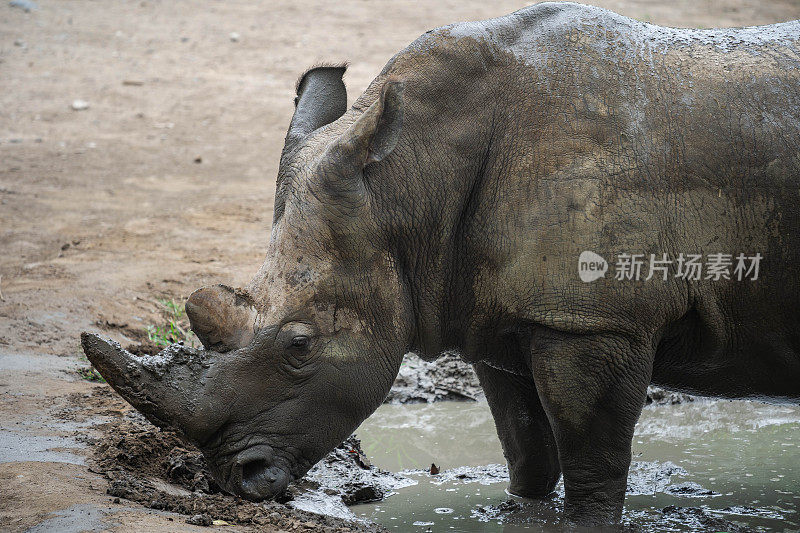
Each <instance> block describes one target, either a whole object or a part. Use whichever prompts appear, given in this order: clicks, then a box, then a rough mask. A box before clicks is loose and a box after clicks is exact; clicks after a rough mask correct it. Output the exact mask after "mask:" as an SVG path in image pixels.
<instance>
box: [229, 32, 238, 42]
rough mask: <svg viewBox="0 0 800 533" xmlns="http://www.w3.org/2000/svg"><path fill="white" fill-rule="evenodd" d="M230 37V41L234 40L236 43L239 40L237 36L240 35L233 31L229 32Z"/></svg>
mask: <svg viewBox="0 0 800 533" xmlns="http://www.w3.org/2000/svg"><path fill="white" fill-rule="evenodd" d="M230 37H231V42H234V43H238V42H239V37H240V36H239V34H238V33H236V32H235V31H233V32H231V35H230Z"/></svg>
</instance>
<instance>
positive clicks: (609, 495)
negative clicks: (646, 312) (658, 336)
mask: <svg viewBox="0 0 800 533" xmlns="http://www.w3.org/2000/svg"><path fill="white" fill-rule="evenodd" d="M537 333H538V334H537V335H535V336H534V339H533V341H532V345H533V350H532V357H531V368H532V370H533V377H534V381H535V383H536V387H537V390H538V391H539V395H540V398H541V400H542V406H543V407H544V410H545V412H546V413H547V415H548V418H549V420H550V423H551V425H552V428H553V433H554V435H555V439H556V443H557V446H558V456H559V461H560V463H561V470H562V472H563V474H564V489H565V492H566V498H565V502H564V511H565V515H566V517H567V519H568V520H570V521H572V522H574V523H577V524H578V525H585V526H595V525H605V524H616V523H617V522H619V520H620V519H621V517H622V506H623V503H624V500H625V489H626V486H627V479H628V468H629V467H630V462H631V440H632V439H633V430H634V426H635V425H636V421H637V420H638V418H639V414H640V413H641V409H642V405H643V404H644V400H645V396H646V394H647V385H648V384H649V382H650V377H651V373H652V363H653V350H652V349H648V348H647V347H646V345H647V344H646V343H640V344H639V345H638V346H635V345H634V344H633V343H632V342H630V341H629V340H627V339H625V338H623V337H621V336H618V335H612V334H608V335H574V334H568V333H563V332H558V331H555V330H551V329H548V328H542V330H541V331H539V332H537Z"/></svg>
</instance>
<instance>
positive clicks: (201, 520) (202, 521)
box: [186, 514, 214, 527]
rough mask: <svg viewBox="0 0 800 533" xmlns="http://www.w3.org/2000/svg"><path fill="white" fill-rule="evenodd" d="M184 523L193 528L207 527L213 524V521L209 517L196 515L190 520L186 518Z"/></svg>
mask: <svg viewBox="0 0 800 533" xmlns="http://www.w3.org/2000/svg"><path fill="white" fill-rule="evenodd" d="M186 523H187V524H191V525H193V526H205V527H208V526H210V525H211V524H213V523H214V520H212V519H211V517H210V516H208V515H207V514H196V515H194V516H193V517H191V518H187V519H186Z"/></svg>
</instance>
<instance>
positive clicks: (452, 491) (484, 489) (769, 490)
mask: <svg viewBox="0 0 800 533" xmlns="http://www.w3.org/2000/svg"><path fill="white" fill-rule="evenodd" d="M358 435H359V437H360V438H361V439H362V445H363V448H364V450H365V452H366V453H367V455H368V456H370V457H371V458H372V460H373V462H374V463H375V464H376V465H377V466H379V467H381V468H385V469H388V470H393V471H400V470H406V471H407V475H409V477H411V478H412V479H414V480H416V481H417V484H416V485H413V486H411V487H407V488H403V489H400V490H398V491H397V493H396V494H394V495H392V496H391V497H389V498H386V499H385V500H384V501H382V502H379V503H376V504H366V505H359V506H355V507H353V508H352V510H353V512H354V513H355V514H356V515H358V516H360V517H364V518H368V519H371V520H374V521H376V522H378V523H380V524H383V525H385V526H386V527H388V528H396V529H397V530H399V531H413V530H418V531H427V530H431V531H505V532H509V531H517V530H532V531H560V530H561V528H560V527H559V526H558V525H557V516H558V514H557V513H556V512H555V511H554V509H557V508H559V507H560V506H561V503H562V501H563V500H562V498H563V487H562V486H561V484H559V487H558V492H559V495H558V496H556V497H555V498H554V499H553V500H552V501H550V502H549V503H547V504H544V505H543V504H540V503H539V504H527V503H525V502H523V505H522V508H521V509H516V510H515V511H514V512H511V513H508V512H503V509H504V508H503V506H501V508H500V509H498V508H497V506H498V504H501V503H502V502H503V501H504V500H507V499H508V496H507V494H506V493H505V488H506V484H507V478H506V477H505V475H506V472H505V471H504V467H503V466H493V467H491V466H490V467H486V468H480V467H485V466H486V465H493V464H494V465H504V460H503V456H502V452H501V449H500V445H499V442H498V441H497V437H496V436H495V431H494V425H493V422H492V418H491V415H490V413H489V408H488V406H487V405H486V403H485V402H484V403H459V402H442V403H437V404H431V405H405V406H394V405H385V406H383V407H381V408H380V409H379V410H378V411H377V412H376V413H375V414H374V415H373V416H372V417H371V418H370V419H368V420H367V421H366V422H365V423H364V424H363V425H362V426H361V428H360V429H359V430H358ZM633 455H634V461H635V463H634V466H633V467H632V471H631V475H630V476H629V486H628V496H627V498H626V511H625V517H624V521H625V523H626V524H628V525H630V526H633V527H634V529H638V530H643V531H689V530H708V529H709V528H712V527H713V528H714V529H717V528H719V527H721V526H720V524H721V523H722V524H723V526H724V525H725V524H724V522H725V521H728V522H730V524H729V525H730V527H729V528H727V529H733V528H734V527H735V526H736V525H740V526H744V527H745V528H753V529H756V530H769V531H797V530H800V512H798V511H800V408H798V407H794V406H783V405H766V404H760V403H751V402H738V401H737V402H730V401H710V400H700V401H696V402H693V403H687V404H682V405H676V406H659V407H656V406H648V407H646V408H645V409H644V412H643V413H642V416H641V419H640V421H639V424H638V426H637V430H636V436H635V438H634V443H633ZM431 463H435V464H436V465H437V466H439V467H440V468H441V474H439V475H438V476H431V475H430V474H429V473H427V472H424V471H420V470H428V469H429V468H430V465H431ZM464 467H476V468H464ZM459 474H460V475H459ZM668 506H676V507H682V508H695V509H691V510H689V511H680V510H678V511H674V510H673V511H671V512H670V510H669V509H667V510H666V512H665V511H664V509H665V508H667V507H668Z"/></svg>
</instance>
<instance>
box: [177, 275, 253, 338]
mask: <svg viewBox="0 0 800 533" xmlns="http://www.w3.org/2000/svg"><path fill="white" fill-rule="evenodd" d="M256 314H257V313H256V310H255V308H254V307H253V305H252V304H251V303H250V301H249V299H248V298H247V297H245V296H243V295H242V294H241V293H240V292H238V291H236V290H234V289H232V288H231V287H228V286H226V285H214V286H212V287H203V288H202V289H198V290H196V291H195V292H193V293H192V295H191V296H189V299H188V300H187V301H186V316H188V317H189V323H190V324H191V326H192V331H194V333H195V335H197V338H198V339H200V342H202V343H203V346H204V347H205V349H206V350H213V351H215V352H227V351H230V350H235V349H237V348H241V347H242V346H246V345H247V344H249V343H250V341H251V340H252V339H253V336H254V335H255V322H256Z"/></svg>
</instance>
